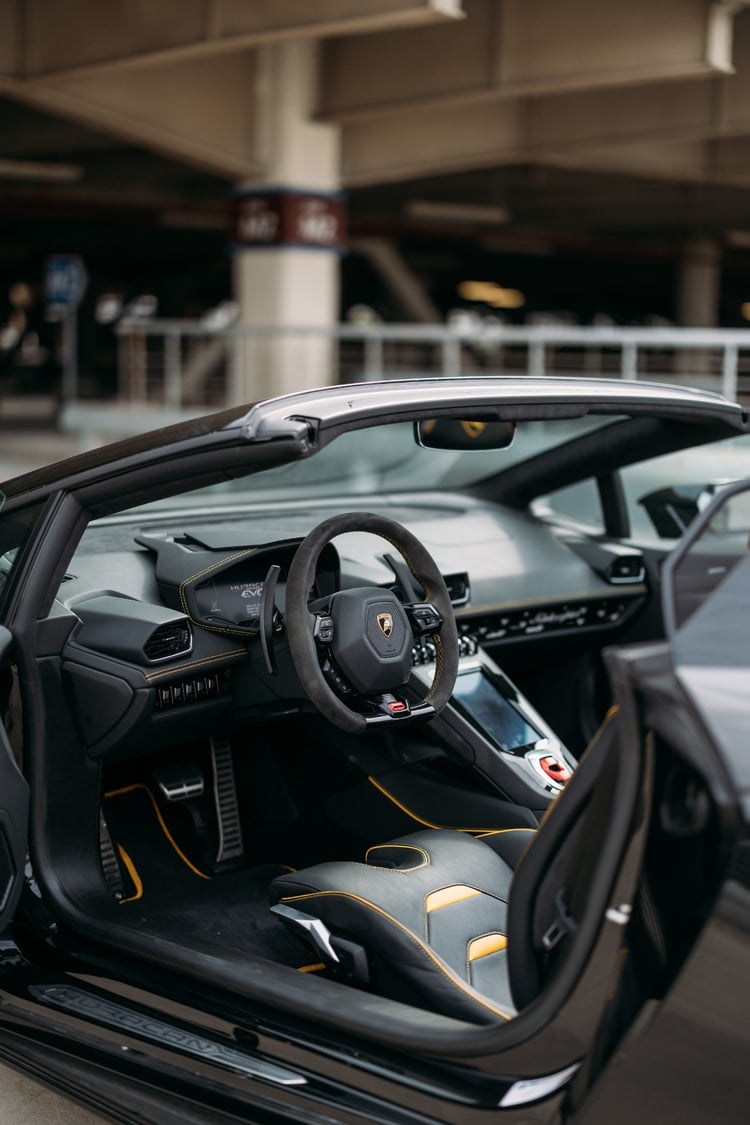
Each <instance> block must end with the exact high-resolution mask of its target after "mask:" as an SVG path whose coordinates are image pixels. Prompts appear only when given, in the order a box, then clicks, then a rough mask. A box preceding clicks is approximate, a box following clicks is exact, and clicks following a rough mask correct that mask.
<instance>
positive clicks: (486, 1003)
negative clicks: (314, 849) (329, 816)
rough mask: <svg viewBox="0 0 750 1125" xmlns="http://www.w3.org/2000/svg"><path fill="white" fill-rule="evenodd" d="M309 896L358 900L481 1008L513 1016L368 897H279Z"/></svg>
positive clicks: (329, 893) (315, 893) (309, 893)
mask: <svg viewBox="0 0 750 1125" xmlns="http://www.w3.org/2000/svg"><path fill="white" fill-rule="evenodd" d="M311 898H350V899H352V900H353V901H354V902H359V903H361V904H362V905H363V906H367V907H369V909H370V910H373V911H374V912H375V913H376V914H379V915H380V916H381V918H385V919H386V921H388V922H390V923H391V925H392V926H395V927H396V928H397V929H398V930H400V931H401V932H402V933H403V934H404V935H405V937H407V938H408V939H409V940H410V941H412V942H413V943H414V945H416V946H417V948H418V949H420V950H421V952H422V953H424V955H425V956H426V957H427V958H428V959H429V960H430V961H432V963H433V965H434V966H435V968H436V969H437V970H438V971H439V972H440V973H442V974H443V976H444V977H445V978H446V979H447V980H449V981H450V982H451V984H453V985H455V986H456V988H458V989H460V990H461V991H462V992H465V993H467V995H469V996H470V997H471V999H472V1000H473V1001H474V1002H475V1003H476V1004H478V1005H479V1006H480V1007H481V1008H486V1009H487V1011H488V1012H492V1014H493V1015H495V1016H500V1018H501V1019H504V1020H509V1019H512V1018H513V1017H512V1016H511V1015H510V1013H509V1012H504V1011H503V1009H502V1008H498V1007H497V1005H496V1004H493V1003H492V1001H491V1000H488V999H487V997H486V996H480V994H479V993H477V992H474V991H473V989H470V988H469V987H468V986H467V985H466V984H465V983H464V981H462V980H461V978H460V977H458V976H457V975H456V973H455V972H454V971H453V969H451V968H450V967H449V966H448V965H446V964H445V963H444V962H443V961H441V960H440V958H439V957H438V956H437V955H436V954H435V953H433V951H432V950H431V949H430V947H429V946H428V945H425V943H424V942H423V941H421V940H420V939H419V938H418V937H417V935H416V934H415V933H413V931H412V930H410V929H409V928H408V926H405V925H404V924H403V922H399V920H398V918H394V917H393V915H392V914H389V913H388V912H387V911H386V910H383V908H382V907H380V906H376V905H375V903H374V902H370V901H369V900H368V899H366V898H362V896H361V895H355V894H353V893H352V892H351V891H306V892H304V893H303V894H299V895H285V896H284V898H282V899H281V901H282V902H305V901H306V900H307V899H311Z"/></svg>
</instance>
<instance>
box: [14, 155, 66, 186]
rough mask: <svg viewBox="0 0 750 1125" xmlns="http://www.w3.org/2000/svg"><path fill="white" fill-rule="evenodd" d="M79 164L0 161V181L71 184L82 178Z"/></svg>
mask: <svg viewBox="0 0 750 1125" xmlns="http://www.w3.org/2000/svg"><path fill="white" fill-rule="evenodd" d="M83 171H84V169H83V166H82V165H81V164H46V163H44V162H43V161H40V160H0V180H38V181H41V180H44V181H46V182H47V183H55V184H72V183H75V181H76V180H80V179H81V177H82V176H83Z"/></svg>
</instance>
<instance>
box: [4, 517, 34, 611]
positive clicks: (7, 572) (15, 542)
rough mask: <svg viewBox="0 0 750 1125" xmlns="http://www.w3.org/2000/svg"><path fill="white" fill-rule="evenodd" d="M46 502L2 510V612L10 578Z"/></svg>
mask: <svg viewBox="0 0 750 1125" xmlns="http://www.w3.org/2000/svg"><path fill="white" fill-rule="evenodd" d="M43 507H44V503H41V504H32V505H30V506H29V507H28V508H20V509H19V510H17V511H14V512H8V513H2V512H0V613H2V611H3V610H4V609H5V602H6V598H7V594H8V590H9V587H10V578H11V575H12V573H13V569H14V567H15V565H16V562H17V561H18V559H19V557H20V555H21V552H22V549H23V547H24V545H25V543H26V540H27V539H28V538H29V535H30V534H31V532H32V530H33V528H34V525H35V523H36V521H37V519H38V518H39V514H40V512H41V511H42V508H43Z"/></svg>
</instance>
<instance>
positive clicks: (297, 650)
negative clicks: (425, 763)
mask: <svg viewBox="0 0 750 1125" xmlns="http://www.w3.org/2000/svg"><path fill="white" fill-rule="evenodd" d="M349 531H369V532H372V533H373V534H375V535H379V536H380V537H381V538H382V539H385V540H387V542H388V543H390V544H391V545H392V546H393V547H395V548H396V550H397V551H398V552H399V554H401V555H402V557H403V559H404V561H405V562H406V565H407V566H408V568H409V570H410V571H411V574H412V576H413V578H414V579H415V580H416V582H417V583H419V585H420V586H421V587H422V589H423V590H424V600H423V601H410V602H408V603H404V602H402V601H400V600H399V598H398V597H397V596H396V595H395V594H394V593H393V592H392V591H391V590H388V589H384V588H383V587H380V586H358V587H355V588H353V589H349V590H339V591H337V592H336V593H334V594H332V595H330V596H329V597H325V598H317V599H314V600H313V601H312V602H311V601H310V598H311V594H312V590H313V585H314V582H315V569H316V565H317V562H318V559H319V557H320V554H321V551H322V550H323V548H324V547H325V546H326V545H327V544H328V543H330V541H331V540H332V539H334V538H335V537H336V536H337V535H342V534H344V533H345V532H349ZM285 624H286V633H287V641H288V643H289V651H290V653H291V657H292V660H293V662H294V666H295V669H296V672H297V675H298V677H299V679H300V682H301V684H302V687H303V688H304V690H305V692H306V693H307V696H308V698H309V699H310V701H311V702H312V703H313V704H314V706H315V707H317V709H318V710H319V711H320V712H321V714H322V715H324V716H325V717H326V718H327V719H329V720H330V721H331V722H332V723H334V724H335V725H336V726H337V727H340V728H341V729H342V730H345V731H350V732H358V731H363V730H366V729H368V727H370V726H373V725H381V724H384V723H392V722H399V723H402V722H404V721H408V720H410V719H411V720H414V719H428V718H432V717H433V716H434V715H436V714H438V712H439V711H441V710H442V709H443V707H444V706H445V704H446V703H447V702H448V700H449V699H450V696H451V692H452V691H453V686H454V684H455V682H456V674H457V672H458V634H457V630H456V618H455V615H454V613H453V606H452V605H451V600H450V595H449V593H448V589H447V587H446V585H445V582H444V581H443V577H442V575H441V573H440V571H439V570H438V567H437V564H436V563H435V561H434V560H433V558H432V556H431V555H430V554H429V552H428V551H427V550H426V548H425V547H424V546H423V545H422V544H421V543H420V541H419V540H418V539H417V538H416V536H414V535H412V534H411V532H410V531H407V529H406V528H405V527H402V526H401V524H398V523H396V522H395V521H394V520H390V519H386V518H385V517H384V516H377V515H373V514H371V513H369V512H350V513H347V514H346V515H338V516H331V517H330V519H327V520H324V521H323V522H322V523H320V524H318V526H317V527H315V528H313V530H312V531H311V532H310V534H309V535H308V536H307V537H306V538H305V539H303V541H302V543H301V544H300V546H299V547H298V548H297V551H296V552H295V555H294V558H293V560H292V564H291V566H290V568H289V575H288V578H287V585H286V611H285ZM421 637H429V638H430V639H431V640H432V642H433V644H434V646H435V675H434V678H433V680H432V684H431V686H430V688H429V690H428V691H427V693H426V694H425V695H424V696H423V698H421V699H419V698H415V693H414V691H413V688H409V689H407V687H406V685H407V681H408V679H409V673H410V672H411V669H412V666H413V664H414V658H413V647H414V642H415V640H416V639H418V638H421ZM417 694H419V693H417Z"/></svg>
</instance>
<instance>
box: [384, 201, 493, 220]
mask: <svg viewBox="0 0 750 1125" xmlns="http://www.w3.org/2000/svg"><path fill="white" fill-rule="evenodd" d="M404 211H405V212H406V214H407V215H408V216H409V218H410V219H427V220H429V221H431V222H438V223H474V224H481V225H484V226H495V225H497V224H498V223H507V222H509V221H510V218H511V214H510V211H509V210H508V208H507V207H488V206H483V205H482V204H479V203H441V202H440V201H438V200H432V199H410V200H409V201H408V202H407V203H406V205H405V207H404Z"/></svg>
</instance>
